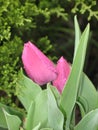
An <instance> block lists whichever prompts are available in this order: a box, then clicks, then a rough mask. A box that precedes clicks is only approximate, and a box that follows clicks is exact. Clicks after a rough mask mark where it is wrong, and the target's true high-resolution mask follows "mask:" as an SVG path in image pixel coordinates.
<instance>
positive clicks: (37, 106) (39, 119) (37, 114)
mask: <svg viewBox="0 0 98 130" xmlns="http://www.w3.org/2000/svg"><path fill="white" fill-rule="evenodd" d="M47 101H48V98H47V90H43V91H41V92H40V93H39V94H38V95H37V97H36V98H35V99H34V100H33V102H32V103H31V105H30V108H29V110H28V114H27V121H26V129H27V128H28V130H29V128H30V130H31V129H33V128H35V127H36V126H37V125H38V124H39V123H40V128H44V127H48V111H47V110H48V105H47ZM29 121H30V122H29ZM29 125H30V126H29Z"/></svg>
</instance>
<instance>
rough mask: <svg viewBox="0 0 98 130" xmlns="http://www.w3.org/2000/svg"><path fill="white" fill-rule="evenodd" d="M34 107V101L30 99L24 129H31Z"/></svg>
mask: <svg viewBox="0 0 98 130" xmlns="http://www.w3.org/2000/svg"><path fill="white" fill-rule="evenodd" d="M34 109H35V106H34V102H33V101H32V103H31V105H30V107H29V110H28V114H27V119H26V125H25V128H26V130H32V123H33V120H34V119H33V116H32V115H33V114H34ZM36 129H37V128H34V130H36Z"/></svg>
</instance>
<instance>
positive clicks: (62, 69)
mask: <svg viewBox="0 0 98 130" xmlns="http://www.w3.org/2000/svg"><path fill="white" fill-rule="evenodd" d="M56 69H57V73H58V76H57V78H56V79H55V80H54V81H53V85H54V86H55V87H56V88H57V89H58V91H59V92H60V93H62V90H63V88H64V85H65V84H66V82H67V80H68V77H69V74H70V65H69V64H68V62H67V61H66V60H65V59H64V58H63V57H61V58H60V59H59V60H58V62H57V66H56Z"/></svg>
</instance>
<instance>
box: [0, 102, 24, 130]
mask: <svg viewBox="0 0 98 130" xmlns="http://www.w3.org/2000/svg"><path fill="white" fill-rule="evenodd" d="M3 109H4V110H5V111H6V112H7V113H9V114H12V115H17V116H18V117H19V118H20V119H21V120H22V119H23V117H24V115H23V114H22V113H21V112H18V111H16V110H15V109H14V108H11V107H8V106H6V105H3V104H1V103H0V127H2V128H7V124H6V119H5V115H4V112H3ZM0 130H1V129H0Z"/></svg>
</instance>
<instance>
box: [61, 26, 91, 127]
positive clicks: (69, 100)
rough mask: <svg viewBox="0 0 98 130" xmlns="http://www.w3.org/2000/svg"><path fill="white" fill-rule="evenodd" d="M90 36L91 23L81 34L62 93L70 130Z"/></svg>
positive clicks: (62, 102)
mask: <svg viewBox="0 0 98 130" xmlns="http://www.w3.org/2000/svg"><path fill="white" fill-rule="evenodd" d="M88 36H89V24H88V25H87V27H86V29H85V30H84V32H83V34H82V36H81V39H80V43H79V46H78V49H77V53H76V56H75V59H74V62H73V65H72V70H71V74H70V76H69V79H68V82H67V83H66V87H65V88H64V90H63V93H62V95H61V109H62V111H63V112H64V114H65V116H66V119H67V121H66V130H69V124H70V118H71V113H72V110H73V108H74V105H75V102H76V98H77V92H78V88H79V83H80V79H81V74H82V71H83V65H84V60H85V54H86V48H87V41H88Z"/></svg>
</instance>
